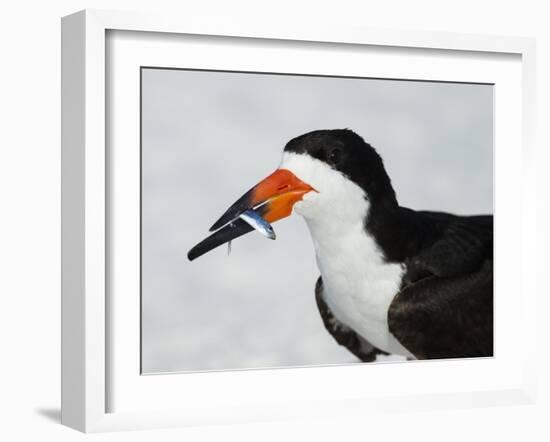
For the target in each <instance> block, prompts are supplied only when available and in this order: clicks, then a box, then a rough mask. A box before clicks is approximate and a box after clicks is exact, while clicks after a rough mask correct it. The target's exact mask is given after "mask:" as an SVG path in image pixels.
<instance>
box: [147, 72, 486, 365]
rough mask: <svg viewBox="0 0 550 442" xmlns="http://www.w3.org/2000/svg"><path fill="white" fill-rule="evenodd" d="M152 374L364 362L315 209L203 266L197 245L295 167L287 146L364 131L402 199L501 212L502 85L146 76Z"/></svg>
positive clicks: (424, 205) (422, 205) (213, 255)
mask: <svg viewBox="0 0 550 442" xmlns="http://www.w3.org/2000/svg"><path fill="white" fill-rule="evenodd" d="M142 75H143V76H142V226H143V229H142V368H143V371H144V372H146V373H151V372H166V371H180V370H203V369H231V368H253V367H273V366H288V365H305V364H332V363H348V362H354V361H356V359H355V357H354V356H353V355H351V354H350V353H349V352H348V351H347V350H345V349H343V348H341V347H339V346H338V345H337V344H336V343H335V342H334V341H333V339H332V337H331V336H330V335H329V334H328V333H327V332H326V331H325V330H324V328H323V326H322V323H321V320H320V317H319V314H318V312H317V308H316V305H315V301H314V295H313V286H314V283H315V280H316V279H317V276H318V274H319V272H318V270H317V268H316V265H315V259H314V253H313V249H312V246H311V241H310V237H309V233H308V231H307V229H306V226H305V223H304V221H303V220H302V219H301V218H300V217H299V216H296V215H295V216H292V217H290V218H287V219H285V220H283V221H280V222H278V223H276V224H275V225H274V228H275V231H276V232H277V240H276V241H269V240H266V239H264V238H263V237H261V236H260V235H259V234H257V233H255V232H252V233H251V234H249V235H246V236H245V237H242V238H240V239H238V240H236V241H234V242H233V251H232V253H231V255H230V256H227V248H226V247H220V248H218V249H216V250H215V251H213V252H210V253H208V254H207V255H204V256H203V257H201V258H199V259H197V260H196V261H194V262H192V263H190V262H189V261H188V260H187V257H186V254H187V251H188V250H189V249H190V248H191V247H192V246H193V245H194V244H195V243H197V242H198V241H199V240H201V239H203V238H204V237H205V236H206V235H207V233H208V232H207V231H208V228H209V227H210V225H212V223H213V222H214V221H215V220H216V219H217V218H218V217H219V215H221V213H222V212H223V211H224V210H225V209H226V208H227V207H228V206H229V205H230V204H231V203H233V202H234V201H235V199H236V198H237V197H239V196H240V195H241V194H242V193H244V191H246V190H247V189H248V188H249V187H251V186H252V185H253V184H255V183H256V182H258V180H259V179H261V178H263V177H265V176H266V175H267V174H269V173H271V172H272V171H273V170H274V169H275V168H276V167H277V165H278V163H279V161H280V156H281V151H282V149H283V147H284V145H285V143H286V142H287V141H288V140H289V139H291V138H293V137H295V136H297V135H300V134H302V133H305V132H309V131H311V130H315V129H328V128H342V127H348V128H351V129H353V130H355V131H356V132H358V133H359V134H360V135H362V136H363V137H364V138H365V139H366V140H367V141H368V142H370V143H371V144H372V145H373V146H375V148H376V149H377V150H378V151H379V152H380V154H381V155H382V158H383V159H384V162H385V165H386V168H387V170H388V173H389V175H390V177H391V178H392V182H393V185H394V187H395V190H396V192H397V196H398V199H399V202H400V204H401V205H404V206H409V207H412V208H415V209H432V210H444V211H451V212H455V213H459V214H476V213H492V209H493V199H492V191H493V172H492V171H493V167H492V165H493V150H492V143H493V88H492V86H489V85H470V84H449V83H431V82H411V81H391V80H370V79H343V78H320V77H299V76H283V75H264V74H243V73H224V72H197V71H183V70H161V69H144V70H143V71H142Z"/></svg>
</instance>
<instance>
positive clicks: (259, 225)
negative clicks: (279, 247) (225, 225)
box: [239, 210, 277, 239]
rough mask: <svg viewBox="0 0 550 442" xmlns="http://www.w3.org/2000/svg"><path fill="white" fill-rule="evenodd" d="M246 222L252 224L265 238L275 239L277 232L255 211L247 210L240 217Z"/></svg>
mask: <svg viewBox="0 0 550 442" xmlns="http://www.w3.org/2000/svg"><path fill="white" fill-rule="evenodd" d="M239 218H241V219H242V220H243V221H244V222H246V223H248V224H250V225H251V226H252V227H254V229H256V230H257V231H258V232H260V233H261V234H262V235H263V236H265V237H266V238H269V239H275V238H277V236H276V235H275V231H274V230H273V227H272V226H271V224H269V223H268V222H267V221H266V220H265V219H263V218H262V215H260V214H259V213H258V212H255V211H254V210H246V211H245V212H243V213H241V214H240V215H239Z"/></svg>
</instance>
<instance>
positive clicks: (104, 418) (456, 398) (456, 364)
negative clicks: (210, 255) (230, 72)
mask: <svg viewBox="0 0 550 442" xmlns="http://www.w3.org/2000/svg"><path fill="white" fill-rule="evenodd" d="M113 31H115V32H124V33H127V32H155V33H157V34H156V35H157V36H158V35H171V36H178V35H179V36H180V37H182V38H184V37H185V35H193V36H217V37H218V38H222V39H223V38H225V39H227V43H229V44H230V42H231V41H235V39H248V40H249V41H255V42H260V44H261V42H262V41H266V40H269V41H271V42H284V44H285V45H286V46H290V47H292V46H293V45H295V46H296V45H303V44H304V42H305V43H307V45H310V46H312V47H315V45H332V46H338V48H344V47H348V48H349V47H354V48H360V47H363V46H370V47H377V48H378V49H379V50H380V51H382V52H383V51H384V49H389V48H402V49H403V51H405V52H406V51H407V50H415V49H425V50H430V51H431V56H432V57H433V59H434V60H435V61H436V59H437V58H438V57H444V56H445V54H455V55H457V54H458V55H460V54H466V55H467V56H468V57H470V58H468V60H469V61H465V63H470V64H471V65H472V66H473V65H475V64H476V63H484V58H485V57H490V55H491V54H503V55H504V56H505V57H507V56H510V57H512V58H513V59H514V60H516V61H515V62H514V64H515V66H516V68H517V69H516V68H514V67H511V68H510V76H509V77H507V76H506V75H507V74H501V73H499V72H500V71H499V70H498V69H497V70H493V71H490V68H489V67H487V68H486V69H487V72H493V73H492V74H490V75H489V74H487V75H488V76H487V79H489V80H490V77H491V75H497V76H499V77H498V78H501V79H502V84H505V85H507V86H506V87H505V88H504V89H503V92H502V94H501V95H500V96H501V97H504V98H503V100H508V99H509V100H510V103H515V104H517V108H516V107H513V106H511V107H510V109H509V112H508V111H503V112H502V113H500V114H499V115H498V116H497V118H501V122H499V124H500V125H501V126H499V127H502V130H505V129H506V130H509V131H510V135H511V137H512V138H511V139H512V140H516V141H517V143H516V144H515V145H511V146H510V147H509V148H508V147H507V146H505V145H504V141H503V140H502V137H501V133H500V132H499V130H500V129H498V128H497V129H496V137H495V139H496V141H495V146H496V148H495V149H496V152H497V157H499V155H500V154H499V149H502V150H504V151H506V152H508V151H509V152H510V155H509V156H507V155H508V154H507V153H504V154H502V155H500V158H501V160H500V161H501V163H500V164H502V165H498V166H499V167H497V168H496V169H495V174H496V179H497V181H496V183H497V187H498V186H499V181H498V180H499V174H500V177H502V176H503V175H502V174H505V171H506V168H507V167H509V166H510V165H511V164H514V162H516V161H520V162H521V164H522V173H521V174H520V176H519V179H521V184H522V185H521V186H520V187H518V186H516V190H514V189H512V188H511V187H505V186H506V184H505V183H504V181H502V185H501V187H502V189H503V193H507V194H508V196H509V197H510V196H513V197H514V198H513V199H514V201H513V202H514V203H515V205H516V206H515V208H517V205H518V204H521V208H522V210H521V211H519V214H518V215H517V216H516V218H514V219H512V220H510V221H507V223H508V224H506V223H504V222H503V223H501V224H500V232H501V233H502V234H503V235H504V234H505V233H506V229H507V228H508V229H509V228H514V227H517V228H519V229H520V231H521V235H520V236H518V238H517V239H516V240H515V242H514V244H513V245H512V246H511V247H513V249H512V250H514V251H515V252H516V253H517V256H519V259H520V262H521V267H520V268H521V274H519V275H516V276H514V277H513V278H512V280H511V281H510V282H509V286H510V287H511V288H515V289H518V290H519V291H520V295H521V296H520V295H516V296H517V305H516V307H517V309H516V311H517V312H521V314H520V315H517V316H518V317H516V318H515V322H514V324H513V327H514V329H516V330H521V342H522V359H521V360H517V361H514V360H513V359H512V356H511V352H508V350H507V345H508V344H507V343H506V342H504V343H502V341H501V344H499V342H498V339H499V333H498V331H499V329H498V327H501V329H500V330H501V331H502V333H500V336H507V335H505V332H506V330H507V327H506V323H504V324H503V322H504V321H502V320H500V319H499V318H509V317H510V315H508V316H507V313H506V312H507V311H509V312H511V311H512V310H511V308H512V304H511V303H510V302H508V301H507V300H506V299H504V300H503V302H502V303H501V306H502V307H501V309H500V311H501V312H504V313H502V314H501V316H499V315H498V314H497V315H496V323H497V324H496V327H497V333H496V340H497V342H496V352H495V355H496V356H495V358H494V359H489V360H480V361H469V362H468V361H462V360H454V361H427V363H424V362H420V361H419V362H413V363H407V366H408V367H410V368H408V369H407V370H408V371H407V376H411V379H418V383H417V387H418V388H417V389H416V390H415V389H414V388H413V389H410V390H407V388H406V386H405V384H403V385H402V386H400V384H399V382H397V383H396V385H395V386H394V390H391V391H390V390H389V389H385V388H384V386H383V385H380V383H379V387H380V388H378V389H375V388H374V386H372V385H371V387H370V390H366V389H362V388H359V387H357V385H358V383H357V380H358V379H360V377H361V376H364V374H365V372H364V370H369V373H368V375H369V377H372V378H373V379H377V378H376V377H377V376H379V375H378V373H382V372H383V374H380V376H394V378H395V379H399V378H400V377H401V376H402V374H403V364H385V365H379V364H374V365H372V364H371V365H368V368H367V365H365V364H361V365H356V366H354V367H344V366H333V367H324V368H321V370H323V371H322V376H323V377H324V379H333V380H336V379H338V377H339V376H340V377H344V378H345V379H347V380H348V381H347V383H348V385H346V383H345V382H342V383H341V384H340V387H341V388H340V389H336V388H331V387H330V385H331V383H327V384H326V385H325V386H324V388H323V389H320V390H316V389H315V382H316V381H317V380H318V379H319V378H318V376H319V373H320V371H319V370H317V371H316V372H312V371H310V370H311V368H293V369H285V370H250V371H233V372H219V373H199V374H195V375H194V376H195V377H194V378H188V379H193V381H192V384H193V385H194V386H195V388H192V386H193V385H191V384H190V383H188V384H187V386H186V388H187V390H186V391H187V396H186V398H185V402H182V401H181V399H178V401H175V402H174V401H172V403H170V404H168V402H169V400H168V398H167V396H166V394H165V393H162V391H163V389H165V390H166V389H174V388H181V385H180V386H176V384H177V383H178V382H179V381H178V375H176V376H167V375H161V376H140V373H139V370H136V369H135V367H136V364H137V366H139V361H138V360H136V354H135V351H134V353H132V352H130V351H128V352H122V351H119V350H120V348H121V345H119V344H117V343H116V342H118V341H117V339H119V336H122V335H124V333H119V332H118V331H117V330H118V329H117V324H118V323H119V322H121V319H120V311H121V308H120V307H117V308H116V309H113V304H112V299H110V298H109V290H111V289H112V286H111V284H112V278H113V275H112V274H110V272H112V270H109V269H111V267H110V266H109V260H111V259H116V257H112V256H110V255H109V247H108V244H109V243H110V242H111V241H113V240H114V238H113V237H112V236H111V235H113V234H116V232H117V230H116V229H114V230H110V229H108V228H107V225H108V224H109V222H108V220H109V217H110V211H111V210H112V209H113V204H117V201H119V200H117V198H116V197H113V195H112V194H111V188H110V186H109V182H108V180H109V173H107V172H108V168H109V167H110V166H109V164H108V163H109V155H108V147H109V143H111V142H113V140H112V137H113V134H112V133H108V132H107V131H106V121H107V119H108V118H111V117H112V115H110V114H109V113H110V112H111V110H110V109H109V108H108V103H109V97H108V95H107V94H108V93H109V92H110V91H109V88H108V81H111V76H110V74H112V72H110V71H109V70H106V68H107V64H108V63H112V61H113V60H112V59H111V60H109V59H108V57H109V56H110V57H115V56H118V55H117V54H118V53H115V54H113V53H110V52H109V50H108V44H107V40H106V39H107V35H108V33H109V32H113ZM144 35H145V34H144ZM148 35H151V34H148ZM132 44H135V43H132ZM332 46H331V47H332ZM134 49H135V47H134ZM331 50H332V49H331ZM335 50H336V49H335ZM128 52H129V53H130V54H134V55H135V53H136V51H135V50H130V51H128ZM143 52H144V53H145V52H147V51H145V50H144V51H143ZM158 52H159V51H155V53H158ZM534 57H535V46H534V41H533V40H532V39H528V38H518V37H494V36H481V35H465V34H451V33H427V32H416V31H389V30H376V29H363V28H353V27H351V28H350V27H346V26H334V25H331V26H323V25H321V24H319V25H313V24H309V25H308V26H307V27H303V26H300V27H298V26H296V27H295V26H292V25H285V24H279V25H277V26H274V25H272V24H271V25H270V24H267V23H259V22H254V23H247V22H246V21H245V20H242V21H240V22H238V23H237V22H232V23H211V22H207V21H201V20H199V21H197V20H194V19H193V18H191V17H160V16H154V15H151V14H137V13H127V12H112V11H100V10H86V11H81V12H78V13H76V14H73V15H70V16H67V17H64V18H63V20H62V126H63V127H62V423H63V424H65V425H67V426H70V427H73V428H76V429H78V430H80V431H85V432H96V431H111V430H123V429H138V428H155V427H167V426H183V425H202V424H215V423H222V422H227V423H233V422H252V421H257V420H271V419H285V418H296V417H299V418H300V417H303V418H306V417H311V416H338V415H354V414H364V413H370V412H375V411H376V412H379V411H380V410H384V411H388V412H394V411H403V410H408V409H426V408H429V409H431V408H453V407H470V406H487V405H499V404H510V403H531V402H532V401H533V400H534V396H535V377H534V371H535V370H534V366H533V364H534V363H535V362H534V361H535V358H534V357H532V355H533V354H534V352H535V349H534V348H533V347H534V345H533V344H532V343H534V342H535V339H534V334H535V324H534V318H535V311H534V306H535V305H536V302H535V299H534V298H535V296H536V287H535V282H534V281H535V278H534V275H533V273H534V269H533V268H530V267H529V266H528V265H527V258H526V256H527V254H531V253H534V250H535V246H536V241H535V236H534V235H535V228H534V227H533V226H534V223H535V214H534V211H535V202H534V198H535V197H534V195H535V192H534V189H535V184H534V177H533V175H532V174H530V173H529V171H530V170H531V168H532V167H533V155H534V152H533V149H534V147H533V146H534V128H533V121H534V97H535V79H534V76H535V68H534V63H535V61H534ZM459 58H460V57H459ZM121 60H122V58H121ZM125 60H126V62H128V66H130V67H131V66H139V59H138V58H135V57H133V56H130V57H128V58H127V59H125ZM476 60H477V61H476ZM136 63H137V64H136ZM518 63H519V64H518ZM175 64H176V65H178V63H175ZM436 65H437V63H434V64H433V68H432V69H434V71H433V72H436V69H437V66H436ZM302 69H305V72H307V69H308V68H307V66H306V67H302ZM312 69H313V68H312ZM418 69H419V73H418V74H416V75H417V76H416V77H415V78H416V79H422V75H423V74H422V72H423V71H422V69H425V68H423V67H422V66H421V65H419V67H418ZM483 69H485V68H483ZM106 72H109V75H106ZM479 72H481V71H479ZM506 72H507V71H506ZM113 75H115V76H116V74H113ZM403 75H407V74H403ZM408 75H414V74H410V73H409V74H408ZM426 75H427V74H426ZM439 75H441V76H445V75H447V74H445V70H444V69H443V70H441V74H439ZM464 75H465V76H462V77H460V79H466V80H467V79H470V80H471V81H475V80H476V78H477V77H475V76H474V77H469V76H468V75H467V73H466V74H464ZM476 75H481V74H479V73H478V74H476ZM500 75H502V76H500ZM441 78H442V79H446V78H447V77H445V78H443V77H441ZM495 78H496V77H495ZM499 81H500V80H499ZM507 112H508V113H507ZM502 120H503V121H504V122H505V123H506V124H502V123H503V121H502ZM115 121H117V120H116V117H115ZM129 130H130V131H131V130H132V129H131V128H130V129H129ZM503 133H504V132H503ZM501 142H502V144H501ZM501 145H502V146H503V147H502V148H501V147H500V146H501ZM115 167H118V166H115ZM128 167H130V166H128ZM501 195H502V193H501ZM505 204H509V203H505V202H503V203H502V206H501V207H503V209H502V211H503V212H502V213H505V210H506V207H505V206H504V205H505ZM497 206H498V192H497ZM512 209H513V208H512ZM516 212H517V211H516ZM503 218H504V217H503ZM506 218H508V217H506ZM496 230H497V232H496V237H497V241H498V235H499V219H498V218H497V224H496ZM500 250H501V251H502V249H500ZM496 252H497V253H498V252H499V248H498V243H497V248H496ZM497 256H498V255H497ZM501 262H503V264H502V265H501V267H500V268H501V270H500V272H501V273H504V272H506V271H507V268H506V262H504V259H503V260H502V261H501ZM516 264H517V258H516ZM508 274H510V272H508ZM514 278H515V279H514ZM501 287H502V285H501ZM496 288H497V289H498V288H499V285H498V278H497V282H496ZM502 290H505V288H502ZM497 296H498V295H497ZM504 298H506V297H504ZM117 302H118V301H117ZM496 302H497V313H498V302H499V301H498V299H497V301H496ZM132 305H133V306H134V307H135V304H132ZM132 305H129V308H130V310H128V312H129V313H128V315H130V316H132V315H133V316H132V318H133V319H132V320H130V321H129V323H128V324H127V325H128V327H126V328H125V330H126V331H128V330H129V331H130V332H131V331H132V330H133V331H135V324H136V322H135V321H136V318H135V314H134V313H135V309H134V311H132V310H131V309H132V308H133V307H132ZM121 306H122V304H121ZM124 307H126V305H124ZM506 309H508V310H506ZM116 312H119V313H116ZM137 320H138V322H139V319H137ZM132 321H133V322H132ZM499 321H500V325H499ZM510 327H511V326H508V328H510ZM127 334H128V333H127ZM130 334H131V333H130ZM113 336H114V337H113ZM111 338H112V339H111ZM120 339H128V341H121V342H128V344H129V345H128V348H134V349H135V345H134V344H135V339H134V338H132V337H130V338H120ZM132 339H133V340H132ZM136 339H137V338H136ZM514 339H515V340H517V339H520V338H519V337H518V336H512V334H510V340H509V342H510V344H509V345H510V346H512V343H513V342H517V341H514ZM113 341H115V344H114V345H113ZM499 345H500V353H499ZM508 355H510V357H508ZM117 358H118V359H117ZM117 361H118V362H117ZM495 361H496V362H495ZM472 362H473V363H472ZM312 373H316V374H312ZM445 373H446V374H448V375H449V376H453V383H454V384H455V385H454V387H453V388H454V389H453V390H452V391H451V390H449V389H446V388H445V383H444V382H443V381H441V382H437V381H435V380H436V379H438V377H441V375H442V374H445ZM457 373H466V374H465V375H464V376H463V378H462V379H458V378H457V377H456V374H457ZM476 373H479V374H482V376H481V377H480V378H479V379H480V382H477V383H476V382H474V380H473V379H474V377H475V375H476ZM184 376H188V375H184ZM316 376H317V378H316ZM483 376H485V377H483ZM489 377H491V378H492V379H493V382H492V383H491V384H488V383H487V384H483V382H486V380H487V379H489ZM113 379H114V380H113ZM182 379H183V378H182ZM309 379H313V381H311V382H310V381H308V380H309ZM428 379H433V380H434V382H433V385H432V388H430V389H425V388H424V385H425V384H422V382H427V380H428ZM484 380H485V381H484ZM445 382H447V381H445ZM285 383H286V385H290V386H291V390H292V392H293V393H292V394H290V393H285V394H278V393H277V392H278V391H280V390H281V389H280V386H281V385H285ZM208 384H210V385H215V386H216V388H217V389H219V390H221V391H224V394H225V395H226V397H229V398H231V399H224V398H220V397H216V396H215V395H210V394H209V393H208V391H206V390H205V388H204V387H205V385H208ZM267 384H272V385H273V388H269V387H266V388H265V389H264V390H263V391H262V395H263V397H262V400H260V397H259V395H258V390H259V387H261V386H265V385H267ZM121 386H122V387H121ZM230 386H233V390H231V388H230ZM247 386H248V387H247ZM421 387H422V388H424V389H422V388H421ZM223 389H225V390H223ZM114 390H117V397H121V396H124V395H125V396H126V397H125V398H122V399H121V400H118V399H117V403H120V404H122V405H121V406H118V405H117V406H114V405H113V402H112V392H113V391H114ZM158 392H161V393H160V394H157V393H158ZM294 392H295V393H294ZM133 393H135V395H134V396H133V395H132V394H133ZM237 393H238V396H239V397H236V396H237ZM163 394H164V396H163ZM140 398H144V399H145V402H147V403H145V404H141V405H142V406H137V405H136V407H135V408H132V407H130V406H127V405H126V404H133V403H136V402H139V400H140ZM164 402H166V406H164V405H165V404H164ZM151 404H154V405H151ZM186 404H187V405H186ZM168 405H169V406H168Z"/></svg>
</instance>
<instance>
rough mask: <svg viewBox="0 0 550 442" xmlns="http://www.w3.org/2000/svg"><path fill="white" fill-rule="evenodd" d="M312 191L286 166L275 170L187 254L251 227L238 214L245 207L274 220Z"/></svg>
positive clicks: (207, 248)
mask: <svg viewBox="0 0 550 442" xmlns="http://www.w3.org/2000/svg"><path fill="white" fill-rule="evenodd" d="M311 191H315V189H313V187H311V186H310V185H309V184H307V183H304V182H303V181H301V180H300V179H299V178H297V177H296V175H294V174H293V173H292V172H290V171H289V170H286V169H278V170H276V171H275V172H273V173H272V174H271V175H269V176H268V177H267V178H265V179H264V180H262V181H260V182H259V183H258V184H257V185H255V186H254V187H253V188H252V189H250V190H249V191H248V192H246V193H245V194H244V195H243V196H242V197H241V198H239V199H238V200H237V201H236V202H235V203H234V204H233V205H232V206H231V207H230V208H229V209H227V210H226V212H225V213H224V214H223V215H222V216H221V217H220V219H218V221H216V222H215V223H214V224H213V225H212V227H211V228H210V231H211V232H212V231H215V232H214V233H213V234H212V235H210V236H209V237H208V238H206V239H205V240H204V241H201V242H200V243H199V244H197V245H196V246H195V247H193V248H192V249H191V250H190V251H189V253H188V254H187V257H188V258H189V260H191V261H192V260H194V259H195V258H198V257H199V256H201V255H203V254H205V253H206V252H208V251H210V250H212V249H214V248H216V247H218V246H220V245H222V244H224V243H226V242H228V241H231V240H233V239H235V238H238V237H239V236H242V235H244V234H245V233H248V232H250V231H251V230H253V228H252V227H251V226H250V225H249V224H247V223H246V222H245V221H243V220H242V219H241V218H239V217H240V215H241V214H242V213H244V212H245V211H247V210H254V211H255V212H256V213H257V214H259V215H261V216H262V217H263V218H264V219H265V220H266V221H267V222H269V223H273V222H275V221H278V220H280V219H283V218H286V217H287V216H289V215H290V214H291V213H292V207H293V206H294V204H295V203H296V202H298V201H300V200H301V199H302V198H303V196H304V195H305V194H306V193H308V192H311Z"/></svg>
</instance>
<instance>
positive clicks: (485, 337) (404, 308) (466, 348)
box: [388, 216, 493, 359]
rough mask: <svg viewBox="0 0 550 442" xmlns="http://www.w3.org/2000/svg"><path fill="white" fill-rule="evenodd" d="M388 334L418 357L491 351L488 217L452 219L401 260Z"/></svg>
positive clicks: (490, 235)
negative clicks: (403, 267) (402, 270)
mask: <svg viewBox="0 0 550 442" xmlns="http://www.w3.org/2000/svg"><path fill="white" fill-rule="evenodd" d="M406 266H407V270H406V273H405V276H404V278H403V285H402V288H401V291H400V292H399V293H398V294H397V295H396V297H395V298H394V299H393V301H392V303H391V305H390V309H389V311H388V325H389V329H390V332H391V333H392V334H393V335H394V336H395V337H396V338H397V340H399V342H401V344H402V345H403V346H404V347H405V348H407V349H408V350H409V351H410V352H411V353H413V354H414V355H415V356H416V357H417V358H419V359H429V358H459V357H476V356H492V355H493V217H492V216H480V217H463V218H462V217H455V218H454V219H453V220H452V221H449V222H448V223H447V224H446V226H445V228H444V229H443V230H442V232H441V234H440V235H438V238H437V239H436V240H435V241H434V242H433V243H432V244H431V245H430V246H429V247H425V248H423V249H421V251H420V252H419V253H417V254H416V255H414V256H412V257H410V258H409V259H407V261H406Z"/></svg>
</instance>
